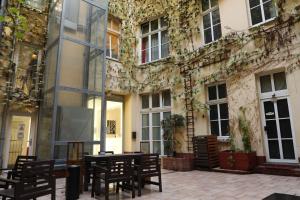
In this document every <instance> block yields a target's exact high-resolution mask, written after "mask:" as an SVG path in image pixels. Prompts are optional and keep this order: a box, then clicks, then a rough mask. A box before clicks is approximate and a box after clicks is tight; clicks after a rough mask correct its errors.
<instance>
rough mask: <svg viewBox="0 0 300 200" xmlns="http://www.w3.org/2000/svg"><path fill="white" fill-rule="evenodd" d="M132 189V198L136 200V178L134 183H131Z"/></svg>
mask: <svg viewBox="0 0 300 200" xmlns="http://www.w3.org/2000/svg"><path fill="white" fill-rule="evenodd" d="M131 187H132V188H131V189H132V198H135V185H134V177H133V178H132V183H131Z"/></svg>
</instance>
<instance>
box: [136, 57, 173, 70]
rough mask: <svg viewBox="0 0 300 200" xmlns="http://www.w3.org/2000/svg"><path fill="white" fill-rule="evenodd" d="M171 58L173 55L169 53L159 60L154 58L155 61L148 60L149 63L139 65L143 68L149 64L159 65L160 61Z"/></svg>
mask: <svg viewBox="0 0 300 200" xmlns="http://www.w3.org/2000/svg"><path fill="white" fill-rule="evenodd" d="M170 58H171V56H170V55H169V56H168V57H165V58H162V59H159V60H154V61H151V62H147V63H141V64H139V65H138V66H139V67H141V68H143V67H146V66H147V65H158V64H160V63H163V62H167V61H169V60H170Z"/></svg>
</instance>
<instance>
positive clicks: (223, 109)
mask: <svg viewBox="0 0 300 200" xmlns="http://www.w3.org/2000/svg"><path fill="white" fill-rule="evenodd" d="M220 117H221V119H228V118H229V117H228V104H227V103H224V104H220Z"/></svg>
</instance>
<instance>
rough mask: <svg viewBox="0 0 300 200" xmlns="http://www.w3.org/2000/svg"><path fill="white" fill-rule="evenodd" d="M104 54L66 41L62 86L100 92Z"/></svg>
mask: <svg viewBox="0 0 300 200" xmlns="http://www.w3.org/2000/svg"><path fill="white" fill-rule="evenodd" d="M73 52H76V53H73ZM102 53H103V52H102V51H100V50H97V49H94V48H89V47H87V46H83V45H79V44H76V43H73V42H71V41H68V40H65V41H64V43H63V49H62V56H61V70H60V73H61V74H60V85H61V86H67V87H71V88H79V89H82V88H88V89H90V90H93V91H97V92H100V91H101V89H102V88H101V87H102V84H101V83H102V81H101V80H102V79H101V77H102V67H103V64H104V62H102V59H103V56H102ZM88 75H90V76H88Z"/></svg>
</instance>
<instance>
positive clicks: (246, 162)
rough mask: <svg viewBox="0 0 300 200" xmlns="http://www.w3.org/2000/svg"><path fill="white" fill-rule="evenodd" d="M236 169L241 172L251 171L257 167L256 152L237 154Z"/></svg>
mask: <svg viewBox="0 0 300 200" xmlns="http://www.w3.org/2000/svg"><path fill="white" fill-rule="evenodd" d="M234 160H235V169H236V170H241V171H251V170H253V169H254V168H255V167H256V152H250V153H245V152H235V153H234Z"/></svg>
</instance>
